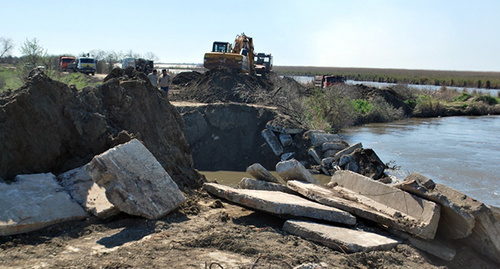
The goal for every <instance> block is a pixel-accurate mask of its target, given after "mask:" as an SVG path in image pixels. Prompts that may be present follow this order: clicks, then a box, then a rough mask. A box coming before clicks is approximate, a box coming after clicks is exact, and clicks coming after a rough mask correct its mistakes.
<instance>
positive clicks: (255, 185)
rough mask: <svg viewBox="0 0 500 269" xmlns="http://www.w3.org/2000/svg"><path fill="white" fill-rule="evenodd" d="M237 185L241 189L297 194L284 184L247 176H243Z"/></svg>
mask: <svg viewBox="0 0 500 269" xmlns="http://www.w3.org/2000/svg"><path fill="white" fill-rule="evenodd" d="M237 187H238V188H240V189H248V190H265V191H281V192H286V193H291V194H297V193H296V192H294V191H292V190H290V189H289V188H287V187H286V186H284V185H281V184H276V183H272V182H268V181H265V180H258V179H253V178H247V177H244V178H242V179H241V181H240V183H238V186H237Z"/></svg>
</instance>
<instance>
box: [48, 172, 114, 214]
mask: <svg viewBox="0 0 500 269" xmlns="http://www.w3.org/2000/svg"><path fill="white" fill-rule="evenodd" d="M86 167H87V166H86V165H84V166H82V167H78V168H75V169H73V170H70V171H67V172H65V173H63V174H60V175H59V176H58V179H59V180H60V182H61V184H62V186H63V187H64V189H66V191H67V192H68V193H69V195H71V197H72V198H73V199H74V200H75V201H77V202H78V203H79V204H80V205H81V206H82V207H83V208H84V209H85V211H87V212H89V213H90V214H92V215H94V216H96V217H98V218H101V219H105V218H108V217H111V216H113V215H116V214H118V213H120V210H119V209H118V208H117V207H115V206H114V205H113V204H112V203H110V202H109V201H108V198H107V197H106V189H105V188H103V187H101V186H99V185H97V183H95V182H94V181H92V178H91V177H90V175H89V173H88V172H87V169H86Z"/></svg>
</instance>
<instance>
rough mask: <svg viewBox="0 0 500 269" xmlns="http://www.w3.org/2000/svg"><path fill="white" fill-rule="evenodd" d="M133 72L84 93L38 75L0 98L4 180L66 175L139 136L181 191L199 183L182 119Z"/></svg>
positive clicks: (0, 175)
mask: <svg viewBox="0 0 500 269" xmlns="http://www.w3.org/2000/svg"><path fill="white" fill-rule="evenodd" d="M132 71H133V70H127V72H125V71H124V70H121V69H117V70H114V71H113V72H112V73H111V74H110V75H108V77H107V78H106V79H105V83H104V84H102V85H101V86H99V87H86V88H83V89H81V90H80V91H79V90H77V89H76V88H74V87H71V86H68V85H66V84H63V83H60V82H57V81H54V80H52V79H50V78H48V77H47V76H46V75H45V74H44V73H43V72H33V73H32V74H31V76H30V79H29V82H28V83H27V84H26V85H24V86H23V87H21V88H20V89H18V90H16V91H14V92H4V93H2V95H1V96H0V108H1V109H0V152H1V155H0V178H3V179H4V180H8V181H9V180H12V179H13V178H14V177H15V176H16V175H18V174H30V173H44V172H53V173H55V174H58V173H61V172H65V171H67V170H70V169H72V168H76V167H79V166H82V165H84V164H86V163H88V162H89V161H90V160H91V159H92V157H93V156H95V155H97V154H100V153H102V152H104V151H106V150H107V149H109V148H111V147H113V146H115V145H118V144H121V143H124V142H127V141H129V140H131V139H132V138H134V137H137V138H139V139H141V140H142V141H143V142H144V144H145V145H146V146H147V147H148V148H150V149H151V152H152V153H153V154H154V156H155V157H156V158H157V159H158V161H159V162H160V163H161V164H162V166H163V167H164V168H165V170H166V171H168V173H169V174H170V175H171V176H172V178H173V179H174V180H175V182H176V183H177V184H178V185H179V187H180V188H182V189H193V188H196V187H199V186H201V184H202V180H201V175H200V174H198V173H197V172H196V171H195V169H194V167H193V161H192V157H191V151H190V149H189V145H188V143H187V140H186V138H185V135H184V121H183V120H182V117H181V116H180V114H179V113H178V112H177V110H176V109H175V108H174V107H173V106H172V105H171V104H170V103H169V102H168V98H167V96H166V94H165V93H164V92H161V91H158V90H157V89H156V88H154V87H153V86H152V85H151V84H150V83H149V81H148V80H147V78H146V77H145V76H144V77H143V78H141V77H140V76H139V75H136V74H135V73H134V72H132Z"/></svg>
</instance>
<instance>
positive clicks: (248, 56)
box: [203, 33, 255, 74]
mask: <svg viewBox="0 0 500 269" xmlns="http://www.w3.org/2000/svg"><path fill="white" fill-rule="evenodd" d="M254 56H255V55H254V48H253V40H252V38H251V37H248V36H246V35H245V33H242V34H241V35H237V36H236V38H235V40H234V44H231V43H229V42H220V41H215V42H214V43H213V46H212V51H211V52H207V53H205V57H204V61H203V66H204V67H205V68H207V69H212V68H215V67H218V66H223V67H227V68H231V69H235V70H238V71H240V72H243V73H250V74H255V65H254Z"/></svg>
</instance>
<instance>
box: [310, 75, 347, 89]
mask: <svg viewBox="0 0 500 269" xmlns="http://www.w3.org/2000/svg"><path fill="white" fill-rule="evenodd" d="M344 83H345V77H343V76H331V75H323V76H314V86H315V87H320V88H328V87H331V86H333V85H339V84H344Z"/></svg>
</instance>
